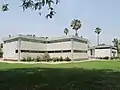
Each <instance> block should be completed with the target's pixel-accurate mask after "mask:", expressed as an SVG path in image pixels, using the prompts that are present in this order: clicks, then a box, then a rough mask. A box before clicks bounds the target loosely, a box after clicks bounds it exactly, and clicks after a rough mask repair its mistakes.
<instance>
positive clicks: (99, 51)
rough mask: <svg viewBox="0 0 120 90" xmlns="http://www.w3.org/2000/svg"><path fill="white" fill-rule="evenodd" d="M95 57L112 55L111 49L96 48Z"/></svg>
mask: <svg viewBox="0 0 120 90" xmlns="http://www.w3.org/2000/svg"><path fill="white" fill-rule="evenodd" d="M95 57H110V49H95Z"/></svg>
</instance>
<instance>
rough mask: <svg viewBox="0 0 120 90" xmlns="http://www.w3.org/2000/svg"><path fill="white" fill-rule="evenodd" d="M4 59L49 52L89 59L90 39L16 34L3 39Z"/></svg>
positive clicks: (51, 54) (55, 54) (72, 57)
mask: <svg viewBox="0 0 120 90" xmlns="http://www.w3.org/2000/svg"><path fill="white" fill-rule="evenodd" d="M3 42H4V44H3V59H4V60H18V61H20V60H21V59H22V58H26V57H31V58H36V57H37V56H41V55H44V54H45V53H47V54H49V55H50V57H51V58H52V57H60V56H62V57H63V58H66V57H69V58H70V59H72V60H80V59H88V40H87V39H84V38H81V37H78V36H73V35H71V36H63V37H54V38H48V37H36V36H33V35H16V36H11V37H7V38H4V39H3Z"/></svg>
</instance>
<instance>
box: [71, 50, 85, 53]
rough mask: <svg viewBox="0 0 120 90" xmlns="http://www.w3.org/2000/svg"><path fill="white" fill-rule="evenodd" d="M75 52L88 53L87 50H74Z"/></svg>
mask: <svg viewBox="0 0 120 90" xmlns="http://www.w3.org/2000/svg"><path fill="white" fill-rule="evenodd" d="M73 52H75V53H87V51H86V50H73Z"/></svg>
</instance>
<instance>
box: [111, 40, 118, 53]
mask: <svg viewBox="0 0 120 90" xmlns="http://www.w3.org/2000/svg"><path fill="white" fill-rule="evenodd" d="M112 43H113V44H114V47H116V48H117V53H119V49H120V48H119V44H120V43H119V40H118V39H117V38H114V40H113V41H112Z"/></svg>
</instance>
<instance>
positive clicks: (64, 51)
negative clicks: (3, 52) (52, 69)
mask: <svg viewBox="0 0 120 90" xmlns="http://www.w3.org/2000/svg"><path fill="white" fill-rule="evenodd" d="M68 52H71V50H56V51H37V50H21V53H68ZM73 52H75V53H87V51H85V50H73ZM15 53H18V50H15Z"/></svg>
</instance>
